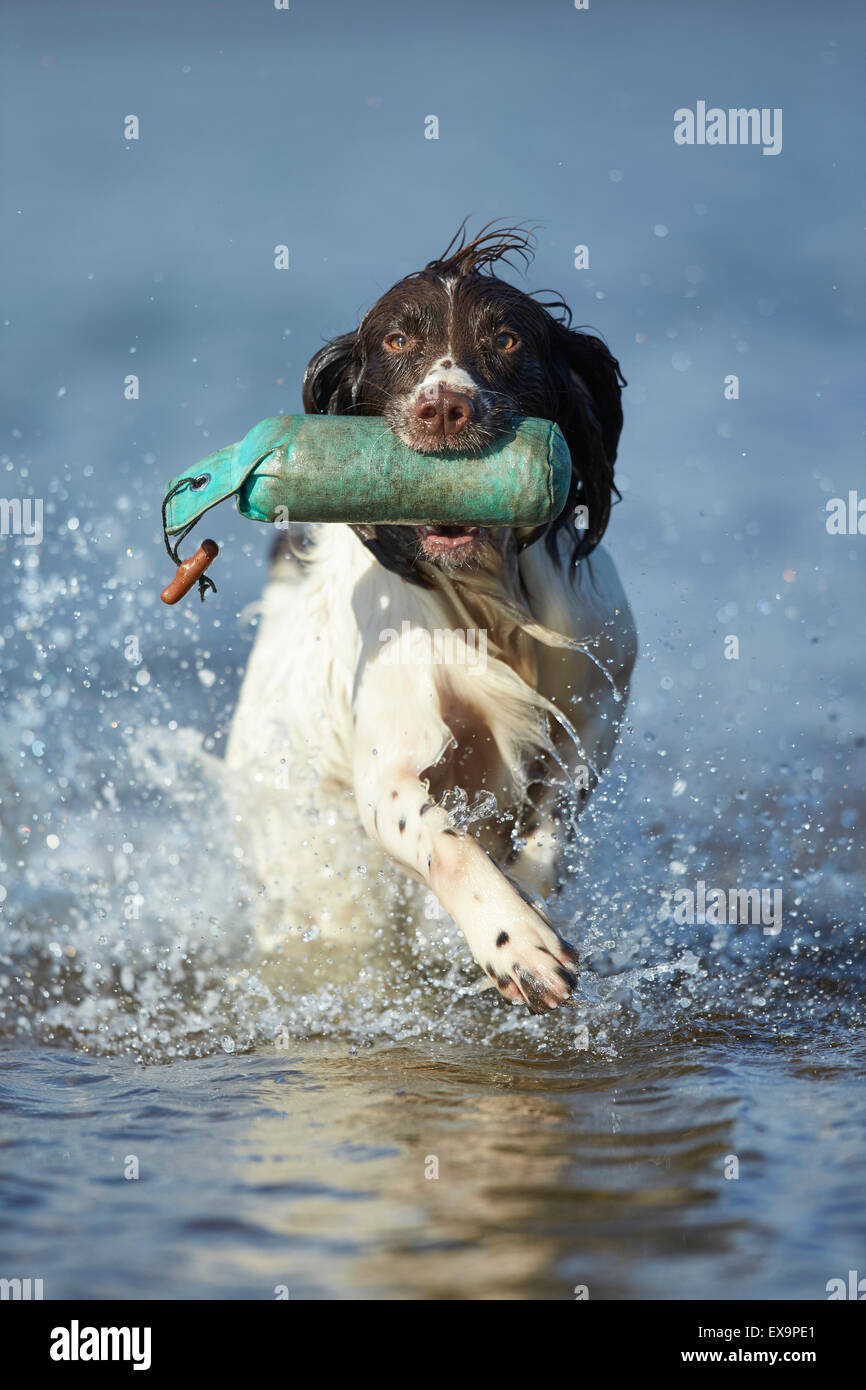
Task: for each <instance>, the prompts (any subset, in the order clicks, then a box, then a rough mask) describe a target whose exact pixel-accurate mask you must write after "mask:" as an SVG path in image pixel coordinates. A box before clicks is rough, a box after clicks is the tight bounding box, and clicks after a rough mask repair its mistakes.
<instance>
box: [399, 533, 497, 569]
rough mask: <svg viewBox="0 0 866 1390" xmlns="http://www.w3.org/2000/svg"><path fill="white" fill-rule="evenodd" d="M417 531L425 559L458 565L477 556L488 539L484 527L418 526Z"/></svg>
mask: <svg viewBox="0 0 866 1390" xmlns="http://www.w3.org/2000/svg"><path fill="white" fill-rule="evenodd" d="M415 530H416V534H417V536H418V542H419V545H420V548H421V554H422V555H423V556H424V557H425V558H427V559H429V560H449V561H452V562H454V563H456V564H462V563H463V561H464V560H468V559H470V558H471V557H472V556H473V555H477V553H478V551H479V550H480V549H481V547H482V546H483V545H484V542H485V540H486V539H487V530H486V527H484V526H417V527H416V528H415Z"/></svg>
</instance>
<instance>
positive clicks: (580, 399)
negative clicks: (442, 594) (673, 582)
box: [303, 228, 625, 582]
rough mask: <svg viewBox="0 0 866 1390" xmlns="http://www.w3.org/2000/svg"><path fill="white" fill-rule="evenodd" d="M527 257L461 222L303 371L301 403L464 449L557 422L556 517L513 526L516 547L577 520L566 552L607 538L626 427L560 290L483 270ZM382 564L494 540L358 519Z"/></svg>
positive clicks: (467, 558) (461, 552)
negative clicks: (568, 467) (470, 232)
mask: <svg viewBox="0 0 866 1390" xmlns="http://www.w3.org/2000/svg"><path fill="white" fill-rule="evenodd" d="M515 253H516V254H517V255H519V256H522V257H523V259H524V260H525V261H527V262H528V260H529V258H530V254H531V252H530V238H529V237H528V236H527V234H525V233H524V232H521V231H520V230H518V229H511V228H509V229H506V230H492V231H491V230H490V229H484V230H483V231H482V232H481V233H480V234H479V235H478V236H477V237H475V238H474V240H472V241H469V242H466V240H465V237H464V233H463V230H462V228H461V230H460V232H458V234H457V236H456V237H455V238H454V240H453V241H452V242H451V243H450V245H449V246H448V247H447V249H446V250H445V252H444V253H443V255H442V256H440V257H439V259H438V260H435V261H431V262H430V263H429V264H428V265H426V266H425V267H424V269H423V270H421V271H418V272H416V273H415V274H414V275H409V276H407V277H406V278H405V279H404V280H401V281H399V283H398V284H396V285H394V286H393V288H392V289H390V290H388V291H387V292H386V293H385V294H384V295H382V298H381V299H380V300H378V302H377V303H376V304H374V305H373V307H372V309H371V310H370V311H369V313H368V314H366V315H365V317H364V319H363V321H362V323H361V325H360V327H359V328H358V329H357V330H356V331H355V332H353V333H345V334H343V335H342V336H341V337H339V338H335V339H334V341H333V342H331V343H328V344H327V346H325V347H323V348H322V349H321V350H320V351H319V352H317V353H316V355H315V357H314V358H313V359H312V361H311V362H310V364H309V366H308V367H307V370H306V373H305V374H304V387H303V401H304V409H305V410H306V411H307V412H310V413H319V414H322V413H330V414H334V415H348V414H361V415H382V416H383V417H384V419H385V421H386V422H387V424H388V425H389V426H390V428H391V429H392V430H393V431H394V433H395V434H396V435H398V436H399V438H400V439H402V440H403V442H404V443H405V444H407V445H408V446H409V447H410V448H411V449H415V450H417V451H420V452H422V453H427V452H431V453H432V452H453V453H455V454H460V453H473V452H476V451H478V450H480V449H483V448H485V446H487V445H488V444H490V443H492V442H493V441H494V440H495V439H496V438H497V436H498V435H500V434H502V433H503V432H504V431H505V430H506V428H507V427H508V424H509V422H510V420H511V419H512V418H513V417H514V416H526V415H535V416H540V417H541V418H543V419H546V420H553V421H555V422H556V424H558V425H559V427H560V429H561V430H562V432H563V434H564V435H565V439H566V442H567V443H568V447H569V450H570V452H571V459H572V470H573V476H572V484H571V491H570V493H569V498H568V502H567V503H566V506H565V509H564V511H563V512H562V514H561V516H560V517H559V518H557V520H556V521H554V522H553V523H551V525H550V526H548V527H533V528H526V529H524V530H522V531H520V532H518V533H517V535H516V540H517V543H518V545H520V546H524V545H527V544H530V543H531V542H533V541H535V540H538V539H540V537H541V536H542V535H545V533H546V537H545V540H546V544H547V546H548V548H549V549H550V551H551V554H552V555H554V556H557V554H558V549H557V539H556V533H557V531H558V530H559V529H561V527H563V526H569V527H572V528H574V517H575V509H576V508H577V507H578V506H583V507H585V508H586V509H587V512H588V523H587V524H586V525H585V527H584V528H583V529H582V530H577V529H575V530H574V547H573V555H574V558H578V557H579V556H582V555H588V554H589V553H590V551H591V550H593V548H594V547H595V546H596V545H597V544H598V542H599V541H600V540H601V537H602V536H603V534H604V531H605V528H606V526H607V522H608V518H609V516H610V507H611V494H612V493H614V494H616V495H617V496H618V495H619V494H618V493H616V488H615V485H614V481H613V465H614V460H615V458H616V448H617V442H618V440H619V434H620V430H621V428H622V408H621V404H620V386H621V385H625V382H624V380H623V378H622V376H621V373H620V370H619V363H618V362H617V361H616V360H615V359H614V358H613V357H612V356H611V354H610V353H609V352H608V350H607V348H606V347H605V345H604V343H602V342H601V341H600V339H598V338H596V337H592V336H590V335H588V334H585V333H580V332H577V331H575V330H574V329H572V328H571V327H570V326H569V325H570V321H571V314H570V312H569V310H568V308H567V306H566V305H565V304H564V303H563V302H562V301H561V300H558V299H556V300H547V301H543V300H540V299H538V298H536V297H535V296H533V295H530V294H526V293H524V291H522V290H520V289H518V288H516V287H515V286H514V285H511V284H509V283H508V282H506V281H505V280H500V279H499V278H498V277H497V276H496V275H495V274H494V273H493V270H492V267H493V266H494V265H495V264H496V262H498V261H500V260H503V261H508V259H509V256H510V255H512V254H515ZM355 529H356V530H357V531H358V533H359V535H360V536H361V539H362V540H363V541H364V543H365V545H367V546H368V547H369V548H370V550H372V551H373V553H374V554H375V555H376V557H377V558H378V559H379V560H380V561H381V563H382V564H384V565H386V566H387V568H388V569H391V570H394V571H395V572H397V573H398V574H402V575H404V577H405V578H407V579H410V580H413V581H415V582H419V580H420V576H419V573H418V571H417V569H416V567H415V566H416V561H417V560H419V559H424V560H427V561H432V562H433V563H435V564H438V565H440V566H444V567H447V568H448V569H451V570H455V569H458V568H459V567H461V566H464V565H467V564H468V563H470V562H471V561H472V560H478V559H479V557H480V556H482V555H483V554H484V553H485V552H487V553H488V554H489V552H490V551H491V550H494V551H495V549H496V548H497V547H498V546H499V545H501V544H503V543H504V539H503V536H502V535H500V534H499V533H496V532H490V531H487V530H485V529H484V528H479V527H459V526H440V527H411V526H357V527H356V528H355Z"/></svg>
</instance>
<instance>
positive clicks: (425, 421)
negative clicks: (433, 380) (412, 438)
mask: <svg viewBox="0 0 866 1390" xmlns="http://www.w3.org/2000/svg"><path fill="white" fill-rule="evenodd" d="M473 410H474V407H473V405H472V400H471V398H470V397H469V396H464V395H463V394H462V392H460V391H448V390H445V389H443V388H442V387H441V386H440V387H439V390H438V391H437V392H436V394H435V395H434V394H432V393H425V394H424V395H423V396H422V397H421V399H420V400H419V402H418V404H417V405H416V407H415V418H416V419H417V420H418V421H419V423H420V424H422V425H423V426H424V428H425V429H426V430H427V433H428V434H431V435H434V436H435V435H442V436H443V437H445V438H450V437H451V436H452V435H455V434H459V433H460V431H461V430H462V428H463V426H464V425H466V424H468V423H469V421H470V420H471V419H472V415H473Z"/></svg>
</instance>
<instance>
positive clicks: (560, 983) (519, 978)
mask: <svg viewBox="0 0 866 1390" xmlns="http://www.w3.org/2000/svg"><path fill="white" fill-rule="evenodd" d="M475 959H476V960H477V961H478V964H479V965H480V966H481V968H482V970H484V972H485V973H486V974H487V975H489V976H490V978H491V980H492V981H493V983H494V984H495V985H496V988H497V989H498V990H499V992H500V994H502V995H504V996H505V998H506V999H510V1000H511V1001H512V1003H524V1004H526V1005H527V1006H528V1008H529V1010H530V1012H531V1013H534V1014H543V1013H547V1012H548V1011H549V1010H550V1009H557V1008H559V1005H560V1004H565V1003H566V1002H567V1000H568V999H569V998H570V997H571V993H572V991H573V990H574V989H575V988H576V986H577V975H576V973H575V966H576V965H577V963H578V955H577V952H576V951H575V950H574V948H573V947H572V946H569V944H568V942H567V941H563V939H562V937H561V936H559V935H558V934H557V932H555V931H554V930H553V928H552V927H551V926H550V925H549V923H547V922H546V921H545V920H544V918H543V917H542V916H541V914H540V913H539V912H537V911H536V910H535V908H533V907H530V906H529V904H524V903H522V904H521V912H520V914H519V915H517V916H515V918H514V919H513V920H512V922H511V923H510V925H509V926H508V927H507V928H506V927H503V928H502V929H501V930H500V931H498V932H496V934H495V936H494V937H493V939H492V941H490V942H488V943H487V948H486V949H485V950H480V951H479V950H477V949H476V950H475Z"/></svg>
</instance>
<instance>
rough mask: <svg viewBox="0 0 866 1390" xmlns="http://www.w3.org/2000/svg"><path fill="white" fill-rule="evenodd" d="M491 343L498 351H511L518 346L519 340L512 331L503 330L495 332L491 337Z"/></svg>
mask: <svg viewBox="0 0 866 1390" xmlns="http://www.w3.org/2000/svg"><path fill="white" fill-rule="evenodd" d="M493 345H494V347H497V348H498V349H499V351H500V352H513V351H514V349H515V348H516V347H520V341H519V339H518V338H517V337H516V336H515V335H514V334H513V333H509V332H508V331H507V330H503V332H502V333H497V335H496V337H495V338H494V339H493Z"/></svg>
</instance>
